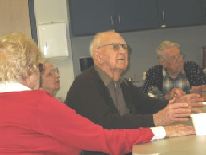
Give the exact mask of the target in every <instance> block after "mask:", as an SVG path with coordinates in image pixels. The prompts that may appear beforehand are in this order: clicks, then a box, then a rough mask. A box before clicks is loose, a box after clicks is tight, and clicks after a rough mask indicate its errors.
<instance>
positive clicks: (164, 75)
mask: <svg viewBox="0 0 206 155" xmlns="http://www.w3.org/2000/svg"><path fill="white" fill-rule="evenodd" d="M162 72H163V77H166V76H167V77H170V76H169V73H168V72H167V70H165V69H164V68H163V71H162ZM181 75H185V70H184V69H183V70H182V71H181V72H180V73H179V74H178V75H177V77H179V76H181Z"/></svg>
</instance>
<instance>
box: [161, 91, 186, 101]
mask: <svg viewBox="0 0 206 155" xmlns="http://www.w3.org/2000/svg"><path fill="white" fill-rule="evenodd" d="M183 95H185V92H184V91H183V90H182V89H181V88H173V89H172V90H170V92H168V93H167V94H166V95H165V96H164V97H165V99H166V100H169V99H173V98H174V97H181V96H183Z"/></svg>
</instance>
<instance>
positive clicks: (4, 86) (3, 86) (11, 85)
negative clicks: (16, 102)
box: [0, 81, 31, 92]
mask: <svg viewBox="0 0 206 155" xmlns="http://www.w3.org/2000/svg"><path fill="white" fill-rule="evenodd" d="M27 90H31V89H30V88H29V87H27V86H25V85H23V84H21V83H18V82H15V81H3V82H0V92H18V91H27Z"/></svg>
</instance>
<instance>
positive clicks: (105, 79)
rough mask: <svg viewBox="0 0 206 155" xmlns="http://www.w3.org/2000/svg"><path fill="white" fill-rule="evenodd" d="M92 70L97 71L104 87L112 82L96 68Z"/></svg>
mask: <svg viewBox="0 0 206 155" xmlns="http://www.w3.org/2000/svg"><path fill="white" fill-rule="evenodd" d="M94 69H95V70H96V71H97V73H98V75H99V76H100V78H101V79H102V81H103V82H104V85H105V86H108V85H109V83H110V82H112V81H113V80H112V79H111V78H110V77H109V76H108V75H107V74H106V73H105V72H104V71H102V70H101V69H100V68H98V67H97V66H94Z"/></svg>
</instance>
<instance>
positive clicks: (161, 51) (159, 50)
mask: <svg viewBox="0 0 206 155" xmlns="http://www.w3.org/2000/svg"><path fill="white" fill-rule="evenodd" d="M171 47H176V48H180V44H178V43H176V42H172V41H169V40H164V41H162V42H161V43H160V45H159V46H158V48H157V49H156V52H157V56H158V59H162V58H163V57H164V56H165V49H168V48H171Z"/></svg>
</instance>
